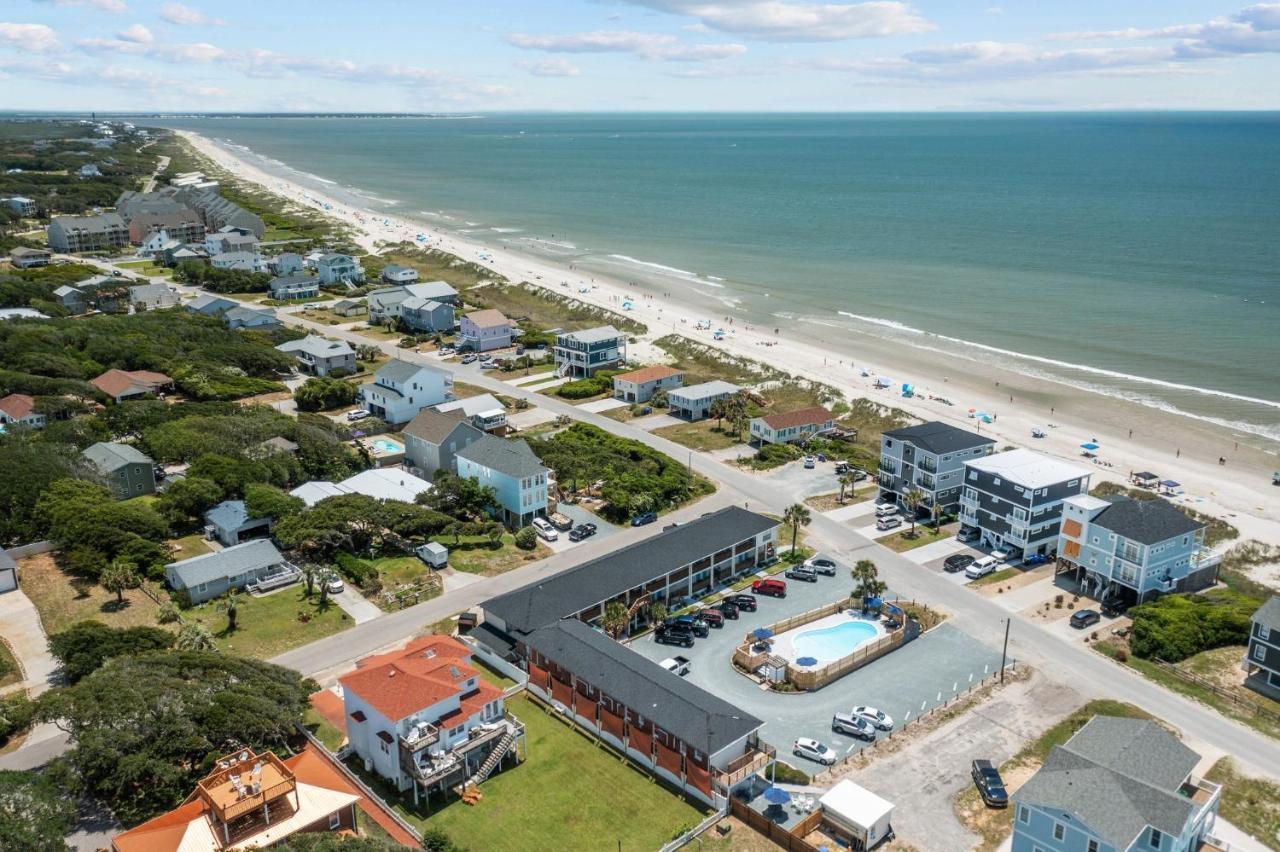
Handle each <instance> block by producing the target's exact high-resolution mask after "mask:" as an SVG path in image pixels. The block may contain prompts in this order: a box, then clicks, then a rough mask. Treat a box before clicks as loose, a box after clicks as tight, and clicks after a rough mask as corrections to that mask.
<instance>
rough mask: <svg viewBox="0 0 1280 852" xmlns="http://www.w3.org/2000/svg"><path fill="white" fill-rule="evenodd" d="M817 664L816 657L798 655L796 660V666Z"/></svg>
mask: <svg viewBox="0 0 1280 852" xmlns="http://www.w3.org/2000/svg"><path fill="white" fill-rule="evenodd" d="M817 664H818V658H817V657H800V658H799V659H798V660H796V665H797V666H816V665H817Z"/></svg>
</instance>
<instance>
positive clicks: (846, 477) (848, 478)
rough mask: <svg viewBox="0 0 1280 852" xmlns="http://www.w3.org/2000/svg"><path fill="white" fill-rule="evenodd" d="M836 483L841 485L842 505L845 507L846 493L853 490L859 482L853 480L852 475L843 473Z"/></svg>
mask: <svg viewBox="0 0 1280 852" xmlns="http://www.w3.org/2000/svg"><path fill="white" fill-rule="evenodd" d="M836 482H838V483H840V503H841V504H842V505H843V503H844V492H845V491H846V490H848V489H852V488H853V486H854V485H855V484H856V482H857V480H855V479H854V478H853V474H852V473H842V474H840V478H839V479H837V480H836Z"/></svg>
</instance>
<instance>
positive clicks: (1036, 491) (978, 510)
mask: <svg viewBox="0 0 1280 852" xmlns="http://www.w3.org/2000/svg"><path fill="white" fill-rule="evenodd" d="M964 468H965V472H964V490H963V491H961V492H960V525H961V528H962V529H976V530H977V531H978V535H979V541H980V542H981V543H982V545H983V546H984V547H990V548H992V549H996V548H999V549H1001V550H1004V551H1005V552H1007V553H1009V554H1010V557H1011V558H1017V559H1025V558H1026V557H1028V556H1031V555H1032V554H1038V555H1042V556H1051V555H1053V554H1054V553H1056V552H1057V550H1058V530H1059V527H1060V526H1061V523H1062V512H1063V502H1064V501H1065V500H1066V499H1067V498H1068V497H1073V496H1075V495H1077V494H1088V493H1089V477H1090V476H1092V475H1093V472H1092V471H1090V470H1089V469H1087V468H1083V467H1079V466H1077V465H1074V464H1068V463H1067V462H1064V461H1059V460H1057V459H1055V458H1051V457H1049V456H1043V455H1040V454H1039V453H1033V452H1032V451H1031V450H1009V451H1008V452H1004V453H995V454H994V455H988V456H983V457H981V458H977V459H972V460H970V461H967V462H965V466H964Z"/></svg>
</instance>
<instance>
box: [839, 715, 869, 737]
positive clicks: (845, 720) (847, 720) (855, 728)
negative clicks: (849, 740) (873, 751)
mask: <svg viewBox="0 0 1280 852" xmlns="http://www.w3.org/2000/svg"><path fill="white" fill-rule="evenodd" d="M831 730H833V731H835V732H836V733H837V734H848V735H849V736H851V737H857V738H858V739H860V740H868V741H869V740H874V739H875V738H876V728H875V725H872V724H871V723H870V722H868V721H867V720H866V719H861V718H859V717H857V716H853V715H850V714H848V713H837V714H835V715H834V716H832V717H831Z"/></svg>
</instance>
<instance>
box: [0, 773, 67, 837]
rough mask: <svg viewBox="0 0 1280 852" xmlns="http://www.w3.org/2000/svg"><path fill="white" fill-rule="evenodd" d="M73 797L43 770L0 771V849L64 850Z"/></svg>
mask: <svg viewBox="0 0 1280 852" xmlns="http://www.w3.org/2000/svg"><path fill="white" fill-rule="evenodd" d="M75 817H76V806H75V799H74V798H73V797H71V796H68V795H66V794H65V791H63V790H61V789H59V786H58V784H56V783H55V782H54V781H53V780H52V779H50V778H49V777H48V776H47V775H46V774H43V773H37V772H12V771H8V770H4V771H0V849H14V850H17V849H22V850H24V852H65V850H66V849H67V842H66V840H65V839H64V838H65V837H66V836H67V835H68V834H70V833H71V828H72V826H73V825H75Z"/></svg>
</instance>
